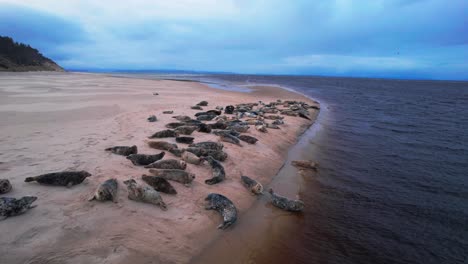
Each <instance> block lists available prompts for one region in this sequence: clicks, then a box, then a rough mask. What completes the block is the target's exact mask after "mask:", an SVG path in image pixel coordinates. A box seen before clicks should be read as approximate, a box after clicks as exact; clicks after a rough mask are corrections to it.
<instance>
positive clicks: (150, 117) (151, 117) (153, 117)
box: [146, 115, 158, 122]
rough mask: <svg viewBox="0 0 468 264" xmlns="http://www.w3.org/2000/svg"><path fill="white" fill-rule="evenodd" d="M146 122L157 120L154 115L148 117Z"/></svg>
mask: <svg viewBox="0 0 468 264" xmlns="http://www.w3.org/2000/svg"><path fill="white" fill-rule="evenodd" d="M146 120H148V122H156V121H158V118H157V117H156V116H155V115H150V116H149V117H148V118H147V119H146Z"/></svg>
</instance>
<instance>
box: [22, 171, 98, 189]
mask: <svg viewBox="0 0 468 264" xmlns="http://www.w3.org/2000/svg"><path fill="white" fill-rule="evenodd" d="M89 176H91V173H89V172H86V171H62V172H52V173H46V174H42V175H39V176H35V177H27V178H26V179H25V180H24V181H25V182H32V181H37V182H38V183H41V184H47V185H56V186H67V187H71V186H73V185H77V184H80V183H82V182H83V181H84V180H85V179H86V178H87V177H89Z"/></svg>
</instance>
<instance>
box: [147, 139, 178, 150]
mask: <svg viewBox="0 0 468 264" xmlns="http://www.w3.org/2000/svg"><path fill="white" fill-rule="evenodd" d="M148 146H149V147H150V148H154V149H159V150H170V149H173V148H178V147H177V145H176V144H172V143H169V142H166V141H149V142H148Z"/></svg>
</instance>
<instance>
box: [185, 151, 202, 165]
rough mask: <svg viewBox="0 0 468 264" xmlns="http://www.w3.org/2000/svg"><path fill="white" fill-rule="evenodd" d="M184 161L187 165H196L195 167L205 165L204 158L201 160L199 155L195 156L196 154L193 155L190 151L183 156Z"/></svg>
mask: <svg viewBox="0 0 468 264" xmlns="http://www.w3.org/2000/svg"><path fill="white" fill-rule="evenodd" d="M182 160H184V161H185V162H187V163H190V164H195V165H200V164H201V163H203V159H202V158H199V157H198V156H197V155H195V154H193V153H191V152H188V151H185V152H184V153H183V154H182Z"/></svg>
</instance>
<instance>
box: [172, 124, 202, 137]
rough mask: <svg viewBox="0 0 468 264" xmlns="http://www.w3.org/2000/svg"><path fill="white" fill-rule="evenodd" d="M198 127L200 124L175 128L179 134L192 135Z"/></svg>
mask: <svg viewBox="0 0 468 264" xmlns="http://www.w3.org/2000/svg"><path fill="white" fill-rule="evenodd" d="M197 129H198V126H180V127H178V128H176V129H174V131H175V132H176V133H178V134H182V135H191V134H192V133H193V131H195V130H197Z"/></svg>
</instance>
